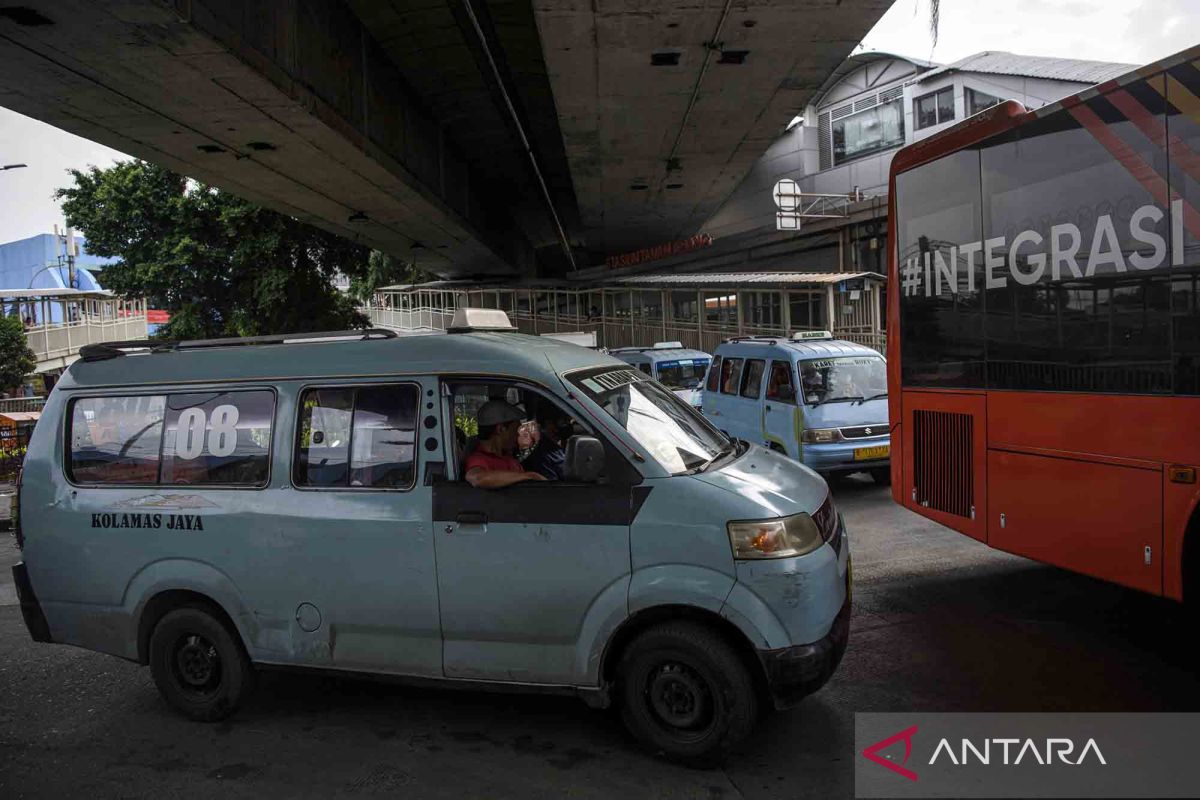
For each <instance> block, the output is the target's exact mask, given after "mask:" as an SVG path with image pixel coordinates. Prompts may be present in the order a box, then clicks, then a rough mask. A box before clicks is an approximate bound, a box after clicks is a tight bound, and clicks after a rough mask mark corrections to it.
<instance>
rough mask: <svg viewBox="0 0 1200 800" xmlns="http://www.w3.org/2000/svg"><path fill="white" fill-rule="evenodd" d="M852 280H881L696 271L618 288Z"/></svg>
mask: <svg viewBox="0 0 1200 800" xmlns="http://www.w3.org/2000/svg"><path fill="white" fill-rule="evenodd" d="M854 278H870V279H873V280H879V281H882V280H883V276H882V275H880V274H879V273H877V272H697V273H687V274H683V275H677V274H670V275H638V276H634V277H629V278H622V279H620V280H618V281H616V283H619V284H621V285H622V286H824V285H826V284H830V283H841V282H842V281H847V280H852V279H854Z"/></svg>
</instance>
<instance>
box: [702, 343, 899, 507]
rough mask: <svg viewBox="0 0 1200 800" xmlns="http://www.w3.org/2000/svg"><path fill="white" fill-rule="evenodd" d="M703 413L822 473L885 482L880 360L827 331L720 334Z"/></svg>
mask: <svg viewBox="0 0 1200 800" xmlns="http://www.w3.org/2000/svg"><path fill="white" fill-rule="evenodd" d="M703 398H704V399H703V406H702V408H703V411H704V415H705V416H706V417H708V418H709V420H710V421H711V422H712V423H713V424H714V425H716V426H717V427H718V428H719V429H720V430H721V431H723V432H724V433H725V434H726V435H728V436H733V437H736V438H739V439H745V440H746V441H748V442H755V443H758V444H762V445H763V446H765V447H768V448H770V449H772V450H775V451H776V452H779V453H783V454H785V455H788V456H790V457H792V458H794V459H796V460H797V461H800V462H802V463H804V464H805V465H807V466H809V467H812V468H813V469H814V470H816V471H818V472H820V473H823V474H825V475H831V474H838V473H849V472H866V473H869V474H870V475H871V477H872V478H874V479H875V481H876V482H878V483H882V484H888V483H890V482H891V468H890V461H889V457H890V453H891V447H890V445H891V436H890V432H889V428H888V404H887V364H886V362H885V361H884V359H883V357H882V356H881V355H879V353H878V351H876V350H873V349H871V348H870V347H866V346H865V345H860V344H855V343H853V342H847V341H842V340H838V339H834V338H833V335H832V334H831V333H829V332H828V331H804V332H801V333H797V334H794V335H793V336H792V337H791V338H784V337H772V336H746V337H738V338H733V339H727V340H726V341H724V342H722V343H721V344H720V345H719V346H718V347H717V349H716V352H715V353H714V354H713V362H712V365H711V366H710V367H709V371H708V375H707V377H706V383H705V391H704V396H703Z"/></svg>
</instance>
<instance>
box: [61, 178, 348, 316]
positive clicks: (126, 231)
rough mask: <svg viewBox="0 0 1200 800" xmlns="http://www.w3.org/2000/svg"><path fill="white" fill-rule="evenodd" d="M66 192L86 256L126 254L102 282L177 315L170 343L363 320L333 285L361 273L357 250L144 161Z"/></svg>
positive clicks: (64, 198)
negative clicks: (336, 279)
mask: <svg viewBox="0 0 1200 800" xmlns="http://www.w3.org/2000/svg"><path fill="white" fill-rule="evenodd" d="M71 174H72V177H73V178H74V184H73V185H72V186H68V187H66V188H63V189H60V190H59V191H58V192H57V193H56V196H57V197H58V198H59V199H61V200H62V207H63V211H64V213H65V215H66V218H67V222H68V223H69V224H71V225H73V226H75V228H76V229H78V230H80V231H81V232H82V233H83V235H84V236H85V237H87V243H88V252H90V253H92V254H94V255H99V256H106V257H115V258H118V259H119V261H117V262H116V263H114V264H112V265H110V266H107V267H105V268H104V277H103V280H104V285H105V288H107V289H112V290H113V291H115V292H117V293H118V294H121V295H124V296H128V297H146V298H147V299H148V300H149V301H150V305H151V307H153V308H163V309H165V310H167V311H169V312H170V313H171V321H170V323H169V324H168V325H167V326H166V329H165V331H164V332H163V335H165V336H166V337H168V338H172V339H194V338H209V337H219V336H254V335H259V334H266V333H293V332H300V331H316V330H341V329H346V328H354V327H361V326H363V325H365V324H366V322H367V320H366V318H365V317H364V316H363V315H362V314H361V313H359V312H358V311H357V309H356V307H355V303H354V301H353V299H352V298H351V297H348V296H346V295H344V294H342V293H340V292H339V291H337V289H335V288H334V286H333V284H332V281H333V278H334V277H335V276H336V275H337V274H338V273H339V272H340V273H342V274H345V275H346V276H348V277H350V278H351V279H352V280H353V279H355V278H359V279H361V278H362V276H363V275H364V274H365V273H366V272H367V260H368V251H367V249H366V248H365V247H362V246H361V245H357V244H354V243H353V242H350V241H348V240H346V239H342V238H341V237H338V236H335V235H334V234H331V233H327V232H325V231H323V230H320V229H318V228H315V227H313V226H311V225H308V224H306V223H303V222H300V221H299V220H296V219H293V218H291V217H288V216H285V215H283V214H279V213H276V212H274V211H270V210H268V209H265V208H262V207H260V206H258V205H256V204H254V203H251V202H249V201H247V200H243V199H241V198H240V197H237V196H235V195H232V194H229V193H228V192H224V191H221V190H220V189H216V188H214V187H211V186H208V185H205V184H203V183H197V182H195V181H192V180H189V179H187V178H185V177H184V176H182V175H179V174H178V173H175V172H172V171H171V170H169V169H166V168H164V167H160V166H157V165H154V164H148V163H146V162H143V161H126V162H122V163H119V164H116V165H115V166H112V167H109V168H107V169H98V168H96V167H92V168H91V169H90V170H88V171H87V172H80V171H78V170H73V171H72V173H71Z"/></svg>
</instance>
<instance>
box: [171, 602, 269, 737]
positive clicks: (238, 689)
mask: <svg viewBox="0 0 1200 800" xmlns="http://www.w3.org/2000/svg"><path fill="white" fill-rule="evenodd" d="M150 672H151V674H152V675H153V676H154V683H155V685H156V686H157V687H158V691H159V693H160V694H162V696H163V699H164V700H166V701H167V703H169V704H170V705H171V706H173V707H174V708H175V709H176V710H178V711H180V712H182V713H183V714H184V715H185V716H188V717H191V718H192V719H194V720H199V721H200V722H216V721H217V720H222V719H225V718H226V717H228V716H229V715H231V714H233V713H234V712H235V711H237V709H238V706H240V705H241V703H242V701H243V700H244V699H245V698H246V696H247V695H249V693H250V690H251V689H252V688H253V684H254V670H253V667H251V665H250V659H249V658H248V657H247V656H246V650H245V648H244V647H242V642H241V640H240V639H239V638H238V636H237V633H236V632H234V631H230V630H229V628H228V627H226V625H225V624H224V623H223V622H222V621H221V620H219V619H217V618H216V617H214V616H213V615H212V614H211V613H210V612H208V611H206V610H204V609H202V608H197V607H194V606H188V607H184V608H177V609H175V610H174V611H169V612H167V614H166V615H164V616H163V618H162V619H160V620H159V621H158V624H157V625H155V626H154V632H153V633H152V634H151V635H150Z"/></svg>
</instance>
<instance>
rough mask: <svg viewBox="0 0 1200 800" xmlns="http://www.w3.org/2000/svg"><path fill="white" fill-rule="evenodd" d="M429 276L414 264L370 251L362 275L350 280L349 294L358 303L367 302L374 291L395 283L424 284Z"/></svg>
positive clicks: (376, 251)
mask: <svg viewBox="0 0 1200 800" xmlns="http://www.w3.org/2000/svg"><path fill="white" fill-rule="evenodd" d="M427 280H429V276H428V275H427V274H426V273H425V272H424V271H423V270H421V269H418V268H417V266H416V265H415V264H406V263H405V262H403V261H401V260H400V259H398V258H393V257H392V256H390V255H388V254H387V253H383V252H380V251H379V250H372V251H371V257H370V258H369V259H368V260H367V268H366V269H365V270H364V271H363V273H362V275H360V276H358V277H353V278H351V279H350V294H351V295H352V296H353V297H354V298H355V299H357V300H358V301H359V302H363V303H365V302H367V301H368V300H370V299H371V295H373V294H374V293H375V290H376V289H378V288H380V287H382V286H391V285H393V284H397V283H424V282H425V281H427Z"/></svg>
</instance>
